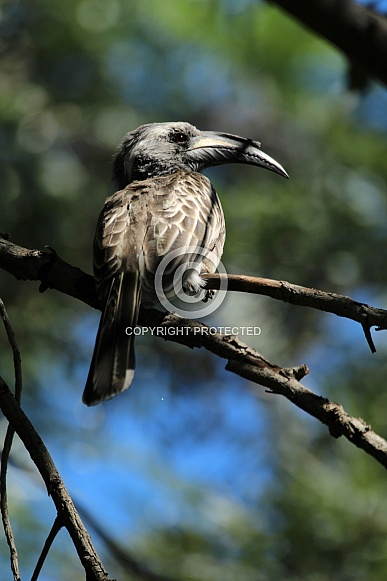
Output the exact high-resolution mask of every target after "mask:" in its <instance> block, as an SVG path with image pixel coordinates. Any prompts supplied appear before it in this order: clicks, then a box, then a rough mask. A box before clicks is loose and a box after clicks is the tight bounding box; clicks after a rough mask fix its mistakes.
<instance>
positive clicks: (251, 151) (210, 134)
mask: <svg viewBox="0 0 387 581" xmlns="http://www.w3.org/2000/svg"><path fill="white" fill-rule="evenodd" d="M260 147H261V144H260V143H259V142H258V141H253V140H252V139H246V138H245V137H239V136H238V135H231V134H230V133H218V132H216V131H202V132H201V133H200V134H199V135H196V136H195V137H193V138H192V140H191V143H190V147H189V149H188V150H187V151H186V155H187V159H188V161H189V162H190V164H191V165H193V166H194V168H195V170H201V169H204V168H206V167H211V166H214V165H223V164H225V163H245V164H248V165H256V166H259V167H263V168H265V169H268V170H270V171H273V172H275V173H278V174H279V175H282V176H284V177H285V178H288V177H289V176H288V174H287V173H286V171H285V170H284V168H283V167H282V165H280V164H279V163H278V162H277V161H276V160H275V159H273V158H272V157H270V155H267V154H266V153H264V152H263V151H261V149H260Z"/></svg>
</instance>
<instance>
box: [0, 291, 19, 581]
mask: <svg viewBox="0 0 387 581" xmlns="http://www.w3.org/2000/svg"><path fill="white" fill-rule="evenodd" d="M0 316H1V318H2V320H3V324H4V328H5V330H6V333H7V337H8V342H9V344H10V346H11V349H12V353H13V364H14V370H15V398H16V400H17V401H18V402H20V399H21V392H22V368H21V357H20V350H19V347H18V344H17V341H16V337H15V333H14V332H13V329H12V325H11V321H10V320H9V317H8V314H7V311H6V308H5V305H4V302H3V301H2V300H1V299H0ZM14 434H15V430H14V429H13V427H12V425H11V424H9V425H8V427H7V431H6V434H5V439H4V445H3V450H2V454H1V467H0V509H1V518H2V522H3V528H4V534H5V537H6V539H7V543H8V547H9V551H10V560H11V571H12V574H13V578H14V580H15V581H19V580H20V572H19V562H18V554H17V549H16V543H15V538H14V535H13V531H12V526H11V521H10V518H9V512H8V494H7V469H8V458H9V454H10V451H11V448H12V442H13V436H14Z"/></svg>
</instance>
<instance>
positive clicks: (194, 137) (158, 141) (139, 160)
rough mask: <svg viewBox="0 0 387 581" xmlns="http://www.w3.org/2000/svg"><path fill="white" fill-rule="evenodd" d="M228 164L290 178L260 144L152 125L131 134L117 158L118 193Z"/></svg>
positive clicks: (170, 125) (172, 125) (171, 125)
mask: <svg viewBox="0 0 387 581" xmlns="http://www.w3.org/2000/svg"><path fill="white" fill-rule="evenodd" d="M226 163H244V164H249V165H256V166H259V167H263V168H265V169H268V170H270V171H273V172H275V173H278V174H280V175H282V176H284V177H288V175H287V173H286V171H285V170H284V168H283V167H282V166H281V165H280V164H279V163H278V162H276V161H275V160H274V159H273V158H272V157H270V156H269V155H267V154H266V153H264V152H263V151H261V149H260V143H258V141H253V140H252V139H246V138H245V137H239V136H238V135H231V134H229V133H220V132H216V131H199V129H196V127H194V126H193V125H190V124H189V123H183V122H175V123H149V124H147V125H141V126H140V127H138V128H137V129H135V130H134V131H131V132H130V133H128V134H127V135H126V136H125V137H124V140H123V141H122V143H121V145H120V146H119V148H118V150H117V153H116V154H115V156H114V162H113V180H114V185H115V188H116V189H123V188H124V187H125V186H127V185H128V184H129V183H131V182H132V181H134V180H144V179H147V178H149V177H154V176H156V175H163V174H169V173H173V172H175V171H178V170H191V171H199V172H200V171H202V170H203V169H205V168H206V167H211V166H215V165H222V164H226Z"/></svg>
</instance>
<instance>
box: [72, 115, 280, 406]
mask: <svg viewBox="0 0 387 581" xmlns="http://www.w3.org/2000/svg"><path fill="white" fill-rule="evenodd" d="M229 163H241V164H248V165H254V166H258V167H262V168H264V169H267V170H270V171H272V172H275V173H277V174H279V175H281V176H284V177H286V178H287V177H289V176H288V174H287V173H286V171H285V170H284V168H283V167H282V166H281V165H280V164H279V163H278V162H277V161H275V160H274V159H273V158H272V157H270V156H269V155H267V154H266V153H264V152H263V151H262V150H261V149H260V143H259V142H257V141H254V140H252V139H248V138H245V137H240V136H238V135H233V134H230V133H222V132H217V131H200V130H199V129H197V128H196V127H195V126H193V125H191V124H190V123H187V122H163V123H148V124H145V125H141V126H140V127H138V128H137V129H135V130H133V131H130V132H129V133H127V134H126V135H125V137H124V138H123V140H122V142H121V144H120V145H119V146H118V149H117V151H116V153H115V155H114V157H113V164H112V178H113V190H114V193H113V195H111V196H110V197H108V198H107V199H106V201H105V205H104V207H103V209H102V212H101V214H100V216H99V218H98V222H97V228H96V233H95V238H94V244H93V267H94V279H95V283H96V289H97V295H98V298H99V300H100V301H101V304H102V305H103V310H102V315H101V319H100V323H99V327H98V332H97V337H96V342H95V347H94V352H93V356H92V361H91V365H90V370H89V374H88V377H87V382H86V386H85V389H84V393H83V397H82V400H83V402H84V403H85V404H86V405H88V406H91V405H96V404H98V403H100V402H101V401H103V400H107V399H111V398H113V397H114V396H116V395H118V394H119V393H121V392H123V391H124V390H126V389H128V388H129V387H130V385H131V383H132V380H133V376H134V369H135V352H134V333H128V329H134V328H135V327H136V324H137V320H138V315H139V308H140V305H142V306H143V307H145V308H159V307H160V300H159V294H158V293H157V292H156V291H157V289H156V288H155V273H156V271H157V268H158V267H159V265H160V263H161V261H162V260H163V259H164V260H165V259H169V257H170V256H171V257H173V258H171V260H169V264H168V266H167V268H166V269H165V271H164V274H163V279H162V285H163V291H164V292H165V294H166V296H168V297H169V298H171V299H173V298H174V285H173V282H174V277H176V275H177V274H178V275H179V276H180V279H181V280H180V282H181V287H182V289H183V292H184V293H186V295H188V296H190V295H195V294H197V293H198V292H199V291H200V290H201V289H202V288H203V287H204V286H205V282H204V280H203V279H202V277H201V275H202V274H204V273H208V272H210V273H213V272H215V271H216V268H217V266H218V263H219V261H220V258H221V256H222V252H223V246H224V242H225V235H226V229H225V220H224V215H223V210H222V206H221V203H220V200H219V197H218V195H217V193H216V191H215V189H214V187H213V186H212V184H211V182H210V180H209V179H208V178H207V177H206V176H204V175H203V174H202V173H201V172H202V171H203V170H204V169H206V168H209V167H212V166H218V165H223V164H229ZM236 203H237V202H236ZM200 249H204V252H203V251H202V253H201V254H200ZM207 254H208V255H207ZM208 256H210V257H211V258H208ZM192 265H194V266H192ZM179 273H180V274H179ZM208 297H211V295H210V292H208V295H207V296H206V298H208ZM161 308H162V307H161Z"/></svg>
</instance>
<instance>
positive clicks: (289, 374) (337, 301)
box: [0, 240, 387, 468]
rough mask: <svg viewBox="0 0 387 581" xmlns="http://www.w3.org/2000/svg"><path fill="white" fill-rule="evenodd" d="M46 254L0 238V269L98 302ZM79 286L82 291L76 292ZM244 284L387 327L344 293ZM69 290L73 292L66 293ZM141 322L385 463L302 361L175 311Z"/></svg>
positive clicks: (360, 425) (365, 431) (382, 447)
mask: <svg viewBox="0 0 387 581" xmlns="http://www.w3.org/2000/svg"><path fill="white" fill-rule="evenodd" d="M46 255H47V253H41V252H39V251H31V250H27V249H25V248H21V247H19V246H15V245H14V244H12V243H11V242H9V241H6V240H0V268H4V269H5V270H7V271H8V272H10V273H11V274H14V275H15V276H17V278H21V279H27V278H29V279H30V280H42V278H43V280H44V281H45V286H46V287H49V288H53V289H56V290H59V291H61V292H64V293H66V294H69V295H70V296H73V297H75V298H78V299H79V300H82V301H83V302H85V303H86V304H88V305H90V306H93V307H97V306H98V301H97V299H96V294H95V289H94V284H93V279H92V277H91V276H89V275H86V274H85V273H83V272H82V271H80V270H79V269H78V268H74V267H72V266H71V265H69V264H67V263H63V261H61V260H60V259H58V258H55V259H54V260H53V259H52V258H47V256H46ZM29 260H31V263H29ZM48 260H51V261H52V268H46V269H45V271H44V272H43V275H44V276H43V277H42V270H41V267H42V265H43V266H44V265H46V264H47V261H48ZM57 260H59V261H60V265H59V267H56V268H55V265H56V261H57ZM15 261H16V266H15V264H14V262H15ZM20 261H21V262H20ZM22 262H24V266H21V263H22ZM63 273H65V277H66V280H63V279H62V276H64V274H63ZM207 278H208V280H209V281H210V280H211V283H209V285H210V284H211V285H215V288H216V284H219V280H218V279H217V277H216V276H215V277H210V276H207ZM218 278H219V277H218ZM257 281H259V282H257ZM242 282H243V284H242ZM83 284H84V286H83ZM80 287H81V291H80V292H79V294H78V290H79V288H80ZM242 288H243V290H247V288H249V289H250V290H249V292H253V291H254V292H257V293H259V294H266V295H269V296H272V297H273V298H276V299H278V300H282V301H283V300H287V301H288V302H292V303H293V304H298V305H303V306H309V307H314V308H320V309H321V310H324V311H327V312H332V313H335V314H338V315H339V316H345V317H348V318H351V319H353V320H356V321H358V322H360V323H361V324H363V323H364V321H365V324H366V326H367V327H368V328H369V327H370V326H374V325H378V327H379V328H386V320H387V312H386V311H384V310H382V309H374V308H373V307H369V306H368V305H363V304H361V303H357V302H356V301H352V299H350V298H348V297H341V296H340V295H334V294H332V293H323V292H322V291H317V290H314V289H305V288H304V287H300V286H297V285H290V284H289V283H285V282H281V281H270V280H268V279H255V278H252V277H241V276H231V277H230V289H234V290H241V289H242ZM68 289H70V291H71V292H67V291H68ZM85 289H87V290H85ZM317 305H319V306H317ZM139 324H140V325H144V326H148V327H153V329H154V334H157V335H159V336H161V337H163V338H164V339H167V340H170V341H175V342H177V343H181V344H183V345H187V346H188V347H192V348H193V347H204V348H205V349H207V350H208V351H210V352H211V353H214V354H215V355H217V356H219V357H222V358H223V359H226V360H227V365H226V369H228V370H229V371H232V372H234V373H237V374H238V375H240V376H241V377H244V378H246V379H249V380H250V381H253V382H254V383H257V384H260V385H263V386H264V387H267V388H268V389H270V391H271V392H273V393H276V394H279V395H282V396H284V397H286V398H287V399H288V400H289V401H291V402H292V403H294V404H295V405H297V406H298V407H299V408H301V409H303V410H304V411H305V412H307V413H308V414H310V415H312V416H313V417H315V418H317V419H318V420H320V421H321V422H322V423H323V424H325V425H326V426H328V428H329V431H330V433H331V435H332V436H334V437H336V438H337V437H339V436H344V437H345V438H347V439H348V440H349V441H350V442H351V443H353V444H355V445H356V446H357V447H359V448H361V449H362V450H364V451H365V452H366V453H367V454H369V455H371V456H372V457H373V458H375V459H376V460H377V461H378V462H379V463H380V464H382V466H384V467H385V468H387V442H386V441H385V440H383V438H381V437H380V436H378V435H377V434H375V433H374V432H373V431H372V430H371V429H370V428H369V426H367V425H366V424H365V423H364V422H363V420H361V419H357V418H353V417H351V416H350V415H348V414H347V413H346V412H345V411H344V409H343V408H342V407H341V406H340V405H339V404H337V403H334V402H330V401H328V400H327V399H325V398H323V397H321V396H318V395H317V394H315V393H313V392H312V391H310V390H309V389H307V388H306V387H304V386H303V385H302V384H301V383H299V382H300V380H301V379H302V378H303V377H305V375H307V374H308V368H307V367H306V365H301V366H298V367H294V368H290V369H284V368H281V367H280V366H278V365H275V364H273V363H271V362H270V361H268V360H267V359H265V358H264V357H263V356H262V355H260V354H259V353H258V352H257V351H255V350H254V349H252V348H251V347H249V346H248V345H245V344H244V343H242V342H241V341H239V339H238V338H237V337H234V336H230V335H222V334H220V333H218V332H216V330H214V329H212V328H210V327H208V326H207V325H204V324H203V323H200V322H198V321H192V320H189V319H182V318H180V317H178V316H177V315H174V314H165V313H161V312H159V311H155V310H151V309H141V312H140V320H139Z"/></svg>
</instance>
